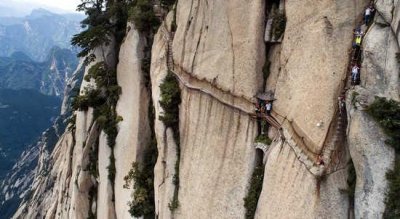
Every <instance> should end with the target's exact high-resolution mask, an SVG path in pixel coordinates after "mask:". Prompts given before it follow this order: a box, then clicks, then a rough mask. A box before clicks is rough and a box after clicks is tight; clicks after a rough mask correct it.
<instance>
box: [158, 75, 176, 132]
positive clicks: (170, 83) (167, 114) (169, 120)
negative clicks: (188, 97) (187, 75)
mask: <svg viewBox="0 0 400 219" xmlns="http://www.w3.org/2000/svg"><path fill="white" fill-rule="evenodd" d="M160 90H161V100H160V105H161V107H162V108H163V109H164V112H163V115H161V116H160V117H159V119H160V120H161V121H162V122H163V123H164V125H165V126H166V127H170V128H172V130H173V131H174V132H179V104H180V103H181V91H180V88H179V83H178V81H177V80H176V78H175V76H174V74H173V73H172V72H168V74H167V76H166V77H165V79H164V81H163V83H162V84H161V85H160Z"/></svg>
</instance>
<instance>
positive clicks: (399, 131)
mask: <svg viewBox="0 0 400 219" xmlns="http://www.w3.org/2000/svg"><path fill="white" fill-rule="evenodd" d="M367 113H368V114H369V115H371V116H372V117H373V118H374V119H375V120H376V121H377V122H378V123H379V125H380V126H381V127H382V129H383V131H384V132H385V133H386V134H387V136H389V139H388V140H386V143H387V144H388V145H391V146H393V147H394V148H395V149H396V151H397V152H398V153H399V152H400V103H399V102H397V101H394V100H387V99H386V98H383V97H375V101H374V102H373V103H372V104H371V105H370V106H369V107H368V108H367Z"/></svg>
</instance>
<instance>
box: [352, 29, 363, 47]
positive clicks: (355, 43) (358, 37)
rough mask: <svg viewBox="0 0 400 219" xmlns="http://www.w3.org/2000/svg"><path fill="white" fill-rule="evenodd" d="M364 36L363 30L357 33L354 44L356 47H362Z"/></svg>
mask: <svg viewBox="0 0 400 219" xmlns="http://www.w3.org/2000/svg"><path fill="white" fill-rule="evenodd" d="M362 36H363V33H362V32H361V33H358V34H357V35H356V37H355V39H354V44H353V47H354V48H356V49H359V48H360V46H361V40H362Z"/></svg>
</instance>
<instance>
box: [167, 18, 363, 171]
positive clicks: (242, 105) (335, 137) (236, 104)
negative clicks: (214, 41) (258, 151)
mask: <svg viewBox="0 0 400 219" xmlns="http://www.w3.org/2000/svg"><path fill="white" fill-rule="evenodd" d="M161 33H162V34H163V39H164V40H165V41H166V44H167V46H166V54H167V55H166V57H167V58H166V62H167V67H168V71H170V72H172V73H174V75H175V76H176V78H177V79H178V80H179V81H180V82H181V84H182V85H184V86H185V87H186V88H188V89H190V90H194V91H199V92H202V93H204V94H207V95H209V96H211V97H212V98H215V99H216V100H217V101H219V102H220V103H222V104H223V105H226V106H228V107H230V108H232V109H235V110H238V111H240V112H242V113H245V114H247V115H252V116H254V115H255V114H254V104H255V101H254V100H250V99H247V98H245V97H244V96H237V95H235V94H233V93H231V92H230V91H228V90H224V89H222V88H220V87H217V86H216V85H214V84H212V82H209V81H206V80H205V79H198V78H197V77H196V76H193V74H191V73H188V72H186V71H185V70H183V69H182V67H180V66H178V65H176V64H175V62H174V58H173V52H172V42H173V39H174V33H173V32H171V31H169V30H168V27H167V25H166V23H165V22H163V24H162V25H161ZM350 56H351V57H352V61H357V62H359V60H358V59H359V58H360V56H356V55H355V51H354V49H353V50H351V52H350ZM353 57H357V59H354V58H353ZM348 65H349V69H351V67H350V61H349V64H348ZM346 75H347V79H345V80H344V83H345V84H346V82H347V81H349V79H350V74H346ZM345 84H343V85H342V93H344V92H345V91H346V90H347V89H346V87H345ZM340 101H341V100H340V99H339V104H338V105H337V109H336V111H335V116H334V117H335V120H334V121H333V123H332V124H331V126H330V127H331V128H330V129H332V131H331V130H330V131H329V132H328V136H327V138H326V139H325V143H324V146H323V147H322V150H321V151H322V152H321V153H316V152H313V151H312V150H311V149H310V148H309V147H308V146H307V145H306V143H305V142H304V137H302V136H300V135H299V134H298V133H296V131H295V129H294V128H293V127H292V123H293V121H288V122H287V123H286V124H288V126H289V128H288V129H289V130H290V131H285V132H284V131H282V126H281V124H279V122H278V121H277V120H276V119H275V118H274V117H272V116H269V115H266V114H264V115H263V116H262V117H261V119H262V120H265V121H266V122H268V123H269V124H271V125H272V126H273V127H274V128H276V129H277V130H278V131H279V133H280V135H281V139H280V140H281V141H286V142H288V145H289V146H290V147H291V148H292V150H293V151H294V152H295V153H296V155H297V158H298V160H299V161H300V162H301V163H303V164H304V165H305V166H306V168H307V169H308V170H309V172H310V173H312V174H313V175H315V176H317V177H321V176H322V175H327V174H332V173H334V172H335V171H337V170H338V169H339V168H341V169H343V168H344V167H343V165H342V166H340V162H339V161H340V159H339V157H340V156H341V153H342V151H340V150H341V149H339V148H337V147H338V145H339V144H344V141H345V138H346V133H345V130H346V127H347V116H346V114H345V112H346V109H345V105H344V104H342V103H341V102H340ZM343 101H344V100H343ZM341 107H342V108H341ZM274 113H275V115H277V116H280V115H279V114H278V113H276V112H274ZM285 120H286V118H284V121H285ZM331 133H333V134H331ZM300 145H301V146H302V147H301V146H300ZM319 156H320V157H321V158H322V160H321V158H318V157H319ZM318 159H320V160H318ZM321 162H322V165H321ZM345 166H346V165H345Z"/></svg>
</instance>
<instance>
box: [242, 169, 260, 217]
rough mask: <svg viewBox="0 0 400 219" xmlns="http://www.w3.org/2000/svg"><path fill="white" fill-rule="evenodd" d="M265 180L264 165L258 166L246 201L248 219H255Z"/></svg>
mask: <svg viewBox="0 0 400 219" xmlns="http://www.w3.org/2000/svg"><path fill="white" fill-rule="evenodd" d="M263 180H264V165H262V164H261V165H259V166H256V167H255V169H254V172H253V175H252V177H251V180H250V188H249V191H248V193H247V196H246V197H245V198H244V199H243V200H244V207H245V208H246V219H253V218H254V215H255V213H256V210H257V203H258V199H259V198H260V194H261V190H262V184H263Z"/></svg>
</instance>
